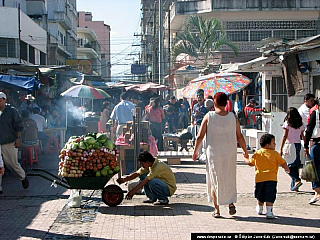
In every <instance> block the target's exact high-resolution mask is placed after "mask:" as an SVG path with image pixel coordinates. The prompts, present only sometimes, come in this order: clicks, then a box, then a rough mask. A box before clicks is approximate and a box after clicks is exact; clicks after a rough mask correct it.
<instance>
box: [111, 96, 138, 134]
mask: <svg viewBox="0 0 320 240" xmlns="http://www.w3.org/2000/svg"><path fill="white" fill-rule="evenodd" d="M120 100H121V101H120V102H119V103H118V104H117V105H116V106H115V107H114V109H113V111H112V113H111V115H110V118H111V119H112V120H113V126H114V130H116V138H117V139H118V137H119V136H120V135H121V134H122V128H123V127H124V126H125V125H126V124H127V122H128V121H133V114H134V113H133V111H135V109H136V108H135V106H134V105H133V103H132V102H130V101H129V94H128V93H127V92H123V93H121V95H120Z"/></svg>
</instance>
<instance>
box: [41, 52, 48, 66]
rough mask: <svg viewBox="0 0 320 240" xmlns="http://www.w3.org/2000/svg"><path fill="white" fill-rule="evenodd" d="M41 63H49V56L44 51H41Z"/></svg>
mask: <svg viewBox="0 0 320 240" xmlns="http://www.w3.org/2000/svg"><path fill="white" fill-rule="evenodd" d="M40 65H47V56H46V54H45V53H44V52H40Z"/></svg>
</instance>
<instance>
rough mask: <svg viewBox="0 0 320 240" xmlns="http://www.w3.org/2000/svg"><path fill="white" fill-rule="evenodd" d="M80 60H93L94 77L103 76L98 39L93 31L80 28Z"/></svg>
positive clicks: (78, 34)
mask: <svg viewBox="0 0 320 240" xmlns="http://www.w3.org/2000/svg"><path fill="white" fill-rule="evenodd" d="M77 37H78V48H77V59H78V60H80V59H81V60H91V61H90V62H91V64H92V65H91V67H92V73H91V74H94V75H99V76H100V75H101V57H100V54H99V53H100V45H99V44H98V37H97V35H96V33H95V32H94V30H93V29H90V28H78V29H77Z"/></svg>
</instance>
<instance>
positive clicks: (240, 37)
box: [227, 31, 249, 42]
mask: <svg viewBox="0 0 320 240" xmlns="http://www.w3.org/2000/svg"><path fill="white" fill-rule="evenodd" d="M227 37H228V39H230V40H231V41H233V42H246V41H249V35H248V31H227Z"/></svg>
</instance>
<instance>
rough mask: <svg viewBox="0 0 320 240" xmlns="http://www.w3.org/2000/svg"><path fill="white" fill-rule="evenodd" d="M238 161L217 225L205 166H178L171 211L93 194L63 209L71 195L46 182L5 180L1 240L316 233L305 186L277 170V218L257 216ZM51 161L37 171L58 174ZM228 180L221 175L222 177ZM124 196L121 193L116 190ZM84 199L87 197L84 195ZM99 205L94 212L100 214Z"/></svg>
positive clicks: (315, 209)
mask: <svg viewBox="0 0 320 240" xmlns="http://www.w3.org/2000/svg"><path fill="white" fill-rule="evenodd" d="M241 159H242V157H241V154H239V156H238V168H237V183H238V193H239V194H238V202H237V204H236V206H237V214H236V215H235V216H233V217H230V216H229V215H228V209H227V208H226V207H222V216H223V218H221V219H214V218H213V217H212V216H211V214H212V211H213V208H212V204H210V203H208V202H207V199H206V194H205V193H206V185H205V165H204V164H199V163H195V162H193V161H192V160H191V159H183V161H182V164H181V165H175V166H172V169H173V171H174V172H175V175H176V179H177V184H178V190H177V192H176V194H175V195H174V196H173V197H172V198H171V199H170V203H171V204H170V205H168V206H165V207H161V206H152V205H148V204H143V203H142V200H143V199H145V197H144V196H143V195H137V196H135V197H134V198H133V200H130V201H129V200H123V202H122V204H121V205H119V206H118V207H113V208H110V207H108V206H106V205H105V204H104V203H101V202H100V200H101V199H100V195H99V194H100V193H97V194H95V195H94V198H93V199H92V201H89V202H88V204H87V205H86V206H85V207H82V208H81V209H69V208H68V207H66V206H65V205H66V203H67V198H68V195H69V190H66V189H64V188H62V187H57V188H54V187H50V185H51V183H50V182H48V181H46V180H44V179H42V178H38V177H30V178H29V179H30V187H29V189H27V190H23V189H22V187H21V182H20V181H19V180H17V179H16V178H14V177H13V175H12V174H9V175H7V176H6V178H4V183H3V190H4V194H3V195H0V206H1V209H0V239H1V240H5V239H8V240H12V239H89V236H90V239H144V240H145V239H183V240H184V239H190V233H191V232H251V233H253V232H263V233H264V232H290V233H298V232H319V227H320V221H319V220H320V215H319V213H320V211H319V209H320V208H319V207H320V203H319V202H318V203H317V204H315V205H309V204H308V200H309V199H310V198H311V197H312V194H313V193H312V190H311V186H310V183H304V185H303V186H302V187H301V188H300V190H301V191H300V192H298V193H295V192H290V191H288V189H289V185H290V178H289V176H287V174H286V173H284V171H283V170H282V169H279V174H278V178H279V179H278V180H279V184H278V195H277V200H276V204H275V208H274V212H275V214H276V215H277V216H278V218H277V219H275V220H267V219H265V217H264V216H257V215H255V211H254V207H255V204H256V203H255V199H254V198H253V194H252V193H253V189H254V170H253V168H250V167H248V166H246V165H244V163H243V161H242V160H241ZM57 161H58V160H57V157H56V156H41V159H40V166H39V167H40V168H45V169H47V170H49V171H51V172H52V173H56V169H57V166H58V163H57ZM226 174H227V173H226ZM121 187H122V188H123V190H126V186H125V185H122V186H121ZM88 194H89V192H85V195H86V196H88ZM98 206H99V207H98Z"/></svg>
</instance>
